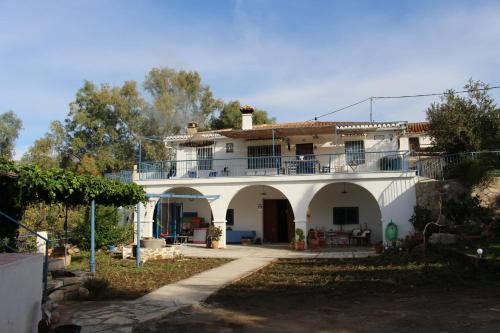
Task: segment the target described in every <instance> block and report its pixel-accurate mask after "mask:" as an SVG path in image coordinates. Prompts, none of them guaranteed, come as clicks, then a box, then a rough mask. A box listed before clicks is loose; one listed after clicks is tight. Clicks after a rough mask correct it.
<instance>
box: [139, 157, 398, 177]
mask: <svg viewBox="0 0 500 333" xmlns="http://www.w3.org/2000/svg"><path fill="white" fill-rule="evenodd" d="M395 171H399V172H401V171H408V152H406V151H385V152H353V153H342V154H321V155H299V156H265V157H244V158H232V159H197V160H177V161H154V162H141V163H140V164H139V165H138V173H139V180H155V179H170V178H216V177H241V176H280V175H286V176H290V175H318V174H332V173H360V172H395Z"/></svg>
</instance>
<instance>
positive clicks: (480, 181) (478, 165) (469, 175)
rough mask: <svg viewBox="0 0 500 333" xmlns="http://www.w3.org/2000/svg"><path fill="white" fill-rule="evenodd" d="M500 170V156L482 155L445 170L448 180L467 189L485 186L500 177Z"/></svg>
mask: <svg viewBox="0 0 500 333" xmlns="http://www.w3.org/2000/svg"><path fill="white" fill-rule="evenodd" d="M499 169H500V154H494V153H486V152H485V153H481V155H479V156H478V157H476V158H472V157H468V158H465V159H462V160H461V161H460V162H458V163H457V164H453V165H449V166H447V167H446V168H445V171H444V172H445V173H444V176H445V178H446V179H456V180H458V181H459V182H460V183H461V184H463V185H465V186H466V187H469V188H471V187H473V186H476V185H484V184H487V183H489V182H490V181H491V180H492V178H493V177H494V176H496V175H498V172H499Z"/></svg>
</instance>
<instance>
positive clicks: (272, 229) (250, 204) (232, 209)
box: [226, 185, 295, 243]
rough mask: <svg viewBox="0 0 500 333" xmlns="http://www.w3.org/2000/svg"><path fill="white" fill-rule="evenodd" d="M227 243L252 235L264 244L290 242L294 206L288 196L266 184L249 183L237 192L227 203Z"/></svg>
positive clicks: (293, 229)
mask: <svg viewBox="0 0 500 333" xmlns="http://www.w3.org/2000/svg"><path fill="white" fill-rule="evenodd" d="M226 220H227V229H228V231H227V233H226V239H227V242H228V243H239V242H240V238H241V237H246V235H251V234H254V235H255V237H256V239H260V240H261V241H263V242H266V243H271V242H272V243H284V242H289V241H291V239H292V238H293V236H294V231H295V228H294V215H293V209H292V207H291V206H290V202H289V201H288V199H287V197H286V196H285V195H284V194H283V193H282V192H281V191H279V190H277V189H275V188H274V187H271V186H268V185H251V186H247V187H245V188H243V189H241V190H239V191H238V193H236V194H235V196H234V197H233V198H232V200H231V202H230V203H229V206H228V209H227V214H226Z"/></svg>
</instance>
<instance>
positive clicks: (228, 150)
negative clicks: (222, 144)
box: [226, 142, 234, 153]
mask: <svg viewBox="0 0 500 333" xmlns="http://www.w3.org/2000/svg"><path fill="white" fill-rule="evenodd" d="M233 151H234V143H232V142H229V143H226V153H232V152H233Z"/></svg>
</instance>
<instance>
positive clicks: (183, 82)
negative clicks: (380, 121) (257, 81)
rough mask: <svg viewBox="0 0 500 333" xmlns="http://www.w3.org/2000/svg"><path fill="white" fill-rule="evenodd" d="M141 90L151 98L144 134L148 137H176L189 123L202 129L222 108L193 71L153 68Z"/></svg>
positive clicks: (198, 75) (220, 103)
mask: <svg viewBox="0 0 500 333" xmlns="http://www.w3.org/2000/svg"><path fill="white" fill-rule="evenodd" d="M144 89H145V90H146V91H147V92H148V93H149V94H150V95H151V96H152V98H153V105H152V107H151V109H150V110H149V112H148V114H149V119H148V120H149V122H148V129H147V131H146V132H149V133H150V135H158V136H162V137H163V136H166V135H171V134H179V133H181V132H183V131H184V129H185V128H186V126H187V123H188V122H191V121H194V122H196V123H197V124H198V126H199V127H200V129H205V128H207V127H208V125H209V123H208V121H209V118H210V116H211V115H213V113H214V112H215V111H217V110H219V109H220V108H221V107H222V101H220V100H218V99H215V98H214V97H213V94H212V91H211V90H210V87H209V86H208V85H204V84H202V82H201V76H200V74H199V73H198V72H195V71H191V72H188V71H176V70H174V69H170V68H153V69H152V70H151V71H150V72H149V73H148V75H147V76H146V80H145V81H144ZM149 133H147V134H149Z"/></svg>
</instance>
